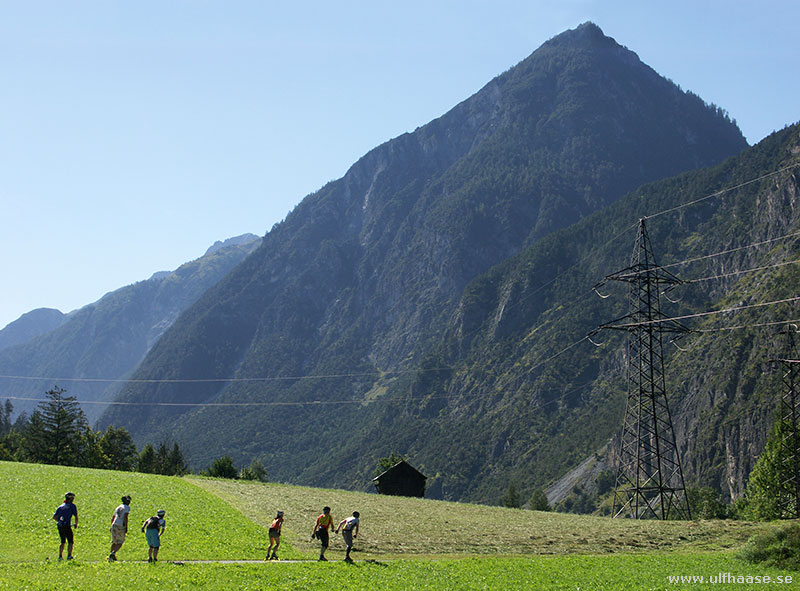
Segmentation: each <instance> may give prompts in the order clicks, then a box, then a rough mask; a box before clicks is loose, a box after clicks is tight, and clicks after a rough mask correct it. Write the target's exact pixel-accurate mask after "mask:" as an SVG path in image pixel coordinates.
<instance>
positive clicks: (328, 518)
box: [311, 507, 333, 560]
mask: <svg viewBox="0 0 800 591" xmlns="http://www.w3.org/2000/svg"><path fill="white" fill-rule="evenodd" d="M332 527H333V516H332V515H331V508H330V507H323V508H322V515H320V516H319V517H317V522H316V523H315V524H314V531H313V532H311V539H312V540H313V539H314V538H317V539H318V540H319V541H320V544H322V549H321V550H320V551H319V559H320V560H328V559H327V558H325V550H327V549H328V542H329V541H330V536H329V532H328V530H329V529H330V528H332Z"/></svg>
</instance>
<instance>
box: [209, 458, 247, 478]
mask: <svg viewBox="0 0 800 591" xmlns="http://www.w3.org/2000/svg"><path fill="white" fill-rule="evenodd" d="M206 473H207V474H208V475H209V476H214V477H215V478H231V479H233V478H236V476H238V474H239V471H238V470H237V469H236V466H234V465H233V458H232V457H230V456H222V457H221V458H217V459H216V460H214V461H213V462H211V465H210V466H209V467H208V469H207V470H206Z"/></svg>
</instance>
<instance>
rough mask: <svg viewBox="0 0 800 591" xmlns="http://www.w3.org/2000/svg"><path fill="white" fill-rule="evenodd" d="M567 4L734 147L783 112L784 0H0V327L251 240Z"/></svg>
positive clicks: (466, 91) (794, 18) (573, 17)
mask: <svg viewBox="0 0 800 591" xmlns="http://www.w3.org/2000/svg"><path fill="white" fill-rule="evenodd" d="M587 20H591V21H593V22H595V23H597V24H598V25H599V26H600V27H601V28H602V29H603V31H604V32H605V33H606V35H609V36H611V37H614V38H615V39H616V40H617V41H618V42H619V43H621V44H622V45H625V46H627V47H628V48H629V49H632V50H633V51H635V52H636V53H638V54H639V57H640V58H641V59H642V60H643V61H644V62H645V63H647V64H649V65H650V66H652V67H653V68H654V69H655V70H656V71H657V72H659V73H660V74H662V75H664V76H666V77H668V78H670V79H672V80H673V81H674V82H676V83H677V84H679V85H680V86H681V87H682V88H684V89H686V90H691V91H693V92H695V93H697V94H699V95H700V96H701V97H702V98H703V99H704V100H706V101H707V102H713V103H715V104H717V105H719V106H720V107H722V108H724V109H726V110H727V111H728V112H729V113H730V115H731V117H733V118H735V119H736V120H737V122H738V123H739V126H740V127H741V129H742V131H743V133H744V134H745V136H746V137H747V139H748V141H749V142H750V143H751V144H752V143H756V142H758V141H759V140H761V139H762V138H763V137H764V136H766V135H767V134H769V133H771V132H772V131H773V130H776V129H781V128H782V127H784V126H785V125H786V124H790V123H794V122H796V121H797V120H799V119H800V109H799V108H798V106H799V105H800V100H798V97H800V71H798V70H800V67H799V66H798V64H800V35H799V34H798V29H797V27H798V23H800V2H796V1H795V0H785V1H780V2H779V1H772V0H762V1H761V2H758V3H756V2H730V0H726V1H717V0H714V1H708V2H706V1H703V0H691V1H685V0H674V1H673V2H669V3H667V2H659V3H651V2H642V1H641V0H638V1H622V0H560V1H558V2H554V1H543V0H513V1H512V0H492V1H491V2H490V1H488V0H487V1H481V2H479V1H472V0H459V1H452V2H451V1H442V2H439V1H436V0H425V1H418V0H407V1H405V2H381V1H380V0H379V1H377V2H376V1H375V0H373V1H372V2H351V1H346V0H340V1H338V2H329V1H326V2H321V1H312V2H303V1H298V2H292V3H290V2H272V1H269V0H263V1H235V0H226V1H202V0H195V1H171V0H166V1H164V0H161V1H158V2H154V1H149V0H137V1H136V2H134V1H128V2H117V1H113V0H96V1H69V2H63V1H52V2H39V1H37V0H30V1H25V2H20V1H17V0H13V1H6V0H0V212H1V213H0V215H1V216H2V218H1V219H2V225H1V227H2V232H0V246H1V247H2V258H0V276H2V291H0V327H2V326H5V324H7V323H8V322H11V321H12V320H15V319H16V318H18V317H19V316H20V315H21V314H22V313H24V312H27V311H29V310H32V309H34V308H37V307H52V308H58V309H60V310H62V311H63V312H68V311H70V310H73V309H75V308H78V307H80V306H82V305H85V304H88V303H90V302H92V301H95V300H97V299H98V298H100V297H101V296H102V295H103V294H104V293H106V292H108V291H111V290H114V289H117V288H119V287H122V286H123V285H127V284H130V283H133V282H134V281H138V280H141V279H146V278H148V277H149V276H150V275H151V274H152V273H153V272H155V271H159V270H166V269H174V268H176V267H177V266H179V265H180V264H182V263H184V262H186V261H189V260H191V259H194V258H196V257H198V256H200V255H202V254H203V252H204V251H205V249H206V248H207V247H208V246H210V245H211V244H212V243H213V242H214V241H215V240H218V239H224V238H228V237H231V236H235V235H238V234H242V233H245V232H252V233H255V234H259V235H263V234H264V233H265V232H266V231H267V230H269V228H270V227H271V226H272V225H273V224H274V223H276V222H278V221H280V220H281V219H283V218H284V217H285V216H286V214H287V213H288V212H289V211H290V210H291V209H292V207H294V205H296V204H297V203H298V202H299V201H300V200H301V199H302V198H303V197H304V196H305V195H307V194H308V193H310V192H312V191H314V190H316V189H318V188H320V187H321V186H322V185H323V184H324V183H326V182H327V181H330V180H333V179H336V178H339V177H341V176H342V175H343V174H344V173H345V172H346V171H347V169H348V168H349V166H350V165H351V164H352V163H354V162H355V161H356V160H357V159H358V158H359V157H360V156H362V155H363V154H365V153H366V152H367V151H369V150H370V149H371V148H373V147H375V146H376V145H378V144H380V143H382V142H384V141H386V140H389V139H391V138H393V137H396V136H397V135H400V134H402V133H404V132H406V131H412V130H414V129H415V128H416V127H418V126H421V125H424V124H425V123H426V122H428V121H430V120H431V119H433V118H436V117H438V116H440V115H442V114H443V113H445V112H446V111H447V110H448V109H450V108H451V107H452V106H454V105H455V104H457V103H458V102H460V101H462V100H464V99H465V98H467V97H469V96H470V95H472V94H473V93H475V92H476V91H478V90H479V89H480V88H481V87H482V86H483V85H484V84H485V83H487V82H488V81H489V80H491V79H492V78H493V77H494V76H496V75H498V74H500V73H502V72H503V71H505V70H507V69H508V68H510V67H511V66H513V65H515V64H516V63H518V62H519V61H521V60H522V59H524V58H525V57H527V56H528V55H529V54H530V53H532V52H533V51H534V50H535V49H536V48H537V47H538V46H539V45H541V44H542V43H543V42H544V41H546V40H547V39H549V38H550V37H553V36H555V35H557V34H559V33H561V32H562V31H564V30H566V29H571V28H574V27H576V26H577V25H579V24H581V23H583V22H585V21H587Z"/></svg>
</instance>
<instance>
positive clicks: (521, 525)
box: [192, 479, 771, 559]
mask: <svg viewBox="0 0 800 591" xmlns="http://www.w3.org/2000/svg"><path fill="white" fill-rule="evenodd" d="M192 481H193V482H196V483H197V484H198V485H199V486H202V487H204V488H206V489H207V490H209V491H212V492H214V493H215V494H218V495H219V496H221V497H222V498H223V499H225V500H226V501H228V502H230V503H231V504H232V505H233V506H235V507H236V508H238V509H239V510H240V511H242V513H244V514H245V515H247V516H248V517H250V518H251V519H253V520H255V521H256V522H258V523H262V524H267V522H268V520H269V518H271V515H267V514H265V513H264V511H263V507H265V506H267V507H271V506H277V507H280V508H281V509H282V510H284V511H285V513H286V521H285V523H284V532H286V537H287V539H288V540H289V541H291V543H292V545H293V546H294V547H295V548H296V549H297V550H298V551H299V552H301V553H305V554H306V555H307V556H309V557H311V556H313V555H314V552H315V551H316V544H315V543H314V542H311V541H310V539H309V535H310V533H311V530H312V529H313V526H314V520H315V519H316V518H317V516H318V515H319V513H320V512H321V510H322V507H323V506H324V505H329V506H330V507H331V508H332V514H333V516H334V519H335V521H337V522H338V521H339V520H341V519H343V518H344V517H347V516H348V515H350V514H351V513H352V512H353V511H354V510H355V511H359V512H360V513H361V533H360V535H359V539H358V540H357V542H356V549H357V550H358V552H359V555H360V556H362V557H369V558H377V559H380V558H382V557H383V558H385V557H403V556H409V555H416V556H437V555H441V554H446V555H462V556H463V555H473V554H478V555H543V554H566V553H571V554H574V553H579V554H603V553H617V552H646V551H654V550H659V551H667V552H673V551H679V550H688V549H692V550H694V551H713V550H726V549H731V548H739V547H740V546H741V545H742V544H744V543H745V541H746V540H747V539H748V538H749V537H750V536H751V535H753V534H754V533H756V532H758V531H762V530H763V529H765V528H769V527H771V526H769V525H764V524H756V523H750V522H743V521H697V522H685V521H670V522H662V521H637V520H630V519H610V518H607V517H593V516H589V515H570V514H564V513H544V512H538V511H525V510H522V509H506V508H502V507H489V506H483V505H470V504H465V503H450V502H443V501H432V500H426V499H411V498H403V497H387V496H382V495H375V494H365V493H358V492H349V491H342V490H325V489H317V488H308V487H301V486H289V485H278V484H258V483H246V482H240V481H232V480H211V479H192ZM342 547H343V546H342V542H341V539H336V536H334V546H332V549H334V550H336V549H340V548H342Z"/></svg>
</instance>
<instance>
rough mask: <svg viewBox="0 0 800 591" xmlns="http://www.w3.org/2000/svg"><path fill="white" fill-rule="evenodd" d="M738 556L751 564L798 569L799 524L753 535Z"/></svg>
mask: <svg viewBox="0 0 800 591" xmlns="http://www.w3.org/2000/svg"><path fill="white" fill-rule="evenodd" d="M739 556H740V557H741V558H742V559H743V560H746V561H747V562H750V563H753V564H762V565H764V566H774V567H777V568H781V569H786V570H800V525H798V524H791V525H787V526H784V527H781V528H778V529H774V530H772V531H769V532H766V533H763V534H758V535H756V536H753V537H752V538H750V539H749V540H748V541H747V544H745V546H744V548H742V550H741V552H740V553H739Z"/></svg>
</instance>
